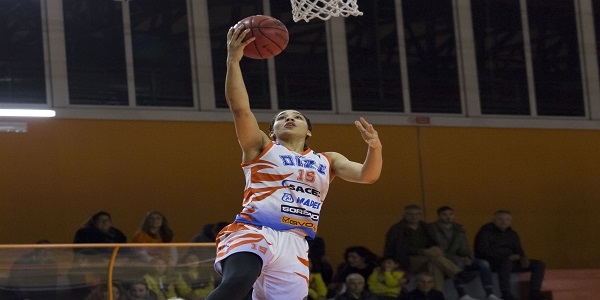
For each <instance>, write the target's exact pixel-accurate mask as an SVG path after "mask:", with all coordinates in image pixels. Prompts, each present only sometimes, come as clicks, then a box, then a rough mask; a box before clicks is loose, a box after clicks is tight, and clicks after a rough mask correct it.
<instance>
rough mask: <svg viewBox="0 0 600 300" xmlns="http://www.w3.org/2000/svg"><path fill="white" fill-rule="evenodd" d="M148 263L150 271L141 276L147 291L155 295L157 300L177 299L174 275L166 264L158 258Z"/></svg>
mask: <svg viewBox="0 0 600 300" xmlns="http://www.w3.org/2000/svg"><path fill="white" fill-rule="evenodd" d="M150 263H151V264H152V268H151V270H150V271H149V272H147V273H146V274H144V276H143V278H144V280H145V281H146V284H147V285H148V289H150V291H152V292H153V293H154V294H156V298H157V299H158V300H166V299H172V298H175V297H177V292H175V275H174V274H173V273H172V272H171V270H169V265H168V264H167V262H166V261H165V260H164V259H162V258H160V257H155V258H153V259H152V260H151V261H150Z"/></svg>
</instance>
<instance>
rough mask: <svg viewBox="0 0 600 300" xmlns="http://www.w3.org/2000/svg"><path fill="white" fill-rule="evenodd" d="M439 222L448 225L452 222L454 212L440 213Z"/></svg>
mask: <svg viewBox="0 0 600 300" xmlns="http://www.w3.org/2000/svg"><path fill="white" fill-rule="evenodd" d="M440 220H441V221H442V222H443V223H445V224H450V223H453V222H454V211H452V210H449V209H448V210H445V211H443V212H441V213H440Z"/></svg>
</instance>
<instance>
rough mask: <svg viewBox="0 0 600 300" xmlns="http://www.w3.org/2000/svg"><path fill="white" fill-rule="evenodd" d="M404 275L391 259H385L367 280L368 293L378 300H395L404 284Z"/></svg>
mask: <svg viewBox="0 0 600 300" xmlns="http://www.w3.org/2000/svg"><path fill="white" fill-rule="evenodd" d="M404 275H405V273H404V271H403V270H402V269H400V264H398V262H397V261H396V260H395V259H394V258H393V257H385V258H383V259H382V260H381V263H380V264H379V266H377V267H375V269H374V270H373V273H371V276H369V278H368V279H367V283H368V284H369V291H370V292H371V293H373V294H374V295H376V296H377V297H378V298H379V300H395V299H396V298H398V296H400V292H401V291H402V286H404V284H406V281H407V280H406V277H405V276H404Z"/></svg>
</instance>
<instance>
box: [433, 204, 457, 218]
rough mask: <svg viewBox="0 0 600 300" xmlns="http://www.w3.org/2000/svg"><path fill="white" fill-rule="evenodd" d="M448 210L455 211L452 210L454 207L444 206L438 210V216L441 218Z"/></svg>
mask: <svg viewBox="0 0 600 300" xmlns="http://www.w3.org/2000/svg"><path fill="white" fill-rule="evenodd" d="M447 210H451V211H454V209H452V207H450V206H442V207H440V208H438V210H437V215H438V216H439V215H441V214H442V213H443V212H445V211H447Z"/></svg>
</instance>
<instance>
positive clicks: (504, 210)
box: [494, 209, 512, 216]
mask: <svg viewBox="0 0 600 300" xmlns="http://www.w3.org/2000/svg"><path fill="white" fill-rule="evenodd" d="M504 214H506V215H512V213H511V212H510V210H506V209H499V210H497V211H496V212H494V216H497V215H504Z"/></svg>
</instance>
